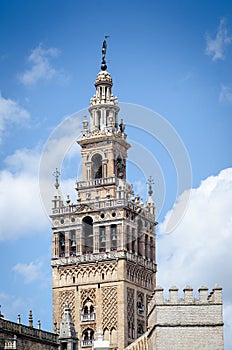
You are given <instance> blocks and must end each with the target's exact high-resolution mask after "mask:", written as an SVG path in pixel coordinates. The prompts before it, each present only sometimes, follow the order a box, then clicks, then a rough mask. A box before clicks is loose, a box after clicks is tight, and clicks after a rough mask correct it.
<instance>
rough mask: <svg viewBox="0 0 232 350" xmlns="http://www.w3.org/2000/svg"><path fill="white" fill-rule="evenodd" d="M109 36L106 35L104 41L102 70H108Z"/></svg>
mask: <svg viewBox="0 0 232 350" xmlns="http://www.w3.org/2000/svg"><path fill="white" fill-rule="evenodd" d="M107 38H109V35H105V39H104V41H103V43H102V61H101V70H103V71H104V70H107V65H106V59H105V57H106V49H107V43H106V39H107Z"/></svg>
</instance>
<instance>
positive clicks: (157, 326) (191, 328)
mask: <svg viewBox="0 0 232 350" xmlns="http://www.w3.org/2000/svg"><path fill="white" fill-rule="evenodd" d="M198 292H199V295H198V298H194V297H193V289H192V288H191V287H186V288H185V289H184V298H179V296H178V288H176V287H172V288H170V289H169V299H165V298H164V295H163V289H162V288H161V287H156V288H155V290H154V293H153V297H152V300H151V302H150V304H149V313H148V324H149V328H150V330H149V334H148V346H149V349H151V350H153V349H155V350H187V349H188V350H189V349H191V350H199V349H205V350H222V349H224V341H223V318H222V288H221V287H219V286H215V287H214V288H213V290H212V292H211V293H210V294H209V295H208V288H206V287H201V288H200V289H199V291H198Z"/></svg>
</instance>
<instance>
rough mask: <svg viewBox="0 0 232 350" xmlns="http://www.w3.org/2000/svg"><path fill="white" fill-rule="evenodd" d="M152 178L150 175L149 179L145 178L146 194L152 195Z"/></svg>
mask: <svg viewBox="0 0 232 350" xmlns="http://www.w3.org/2000/svg"><path fill="white" fill-rule="evenodd" d="M154 183H155V182H154V180H153V178H152V177H151V176H150V177H149V179H148V180H147V184H148V196H149V197H152V195H153V188H152V185H154Z"/></svg>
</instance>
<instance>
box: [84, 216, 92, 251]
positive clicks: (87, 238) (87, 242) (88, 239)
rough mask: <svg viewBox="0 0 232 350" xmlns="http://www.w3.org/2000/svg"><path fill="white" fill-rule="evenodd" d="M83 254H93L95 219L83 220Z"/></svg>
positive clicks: (87, 217) (88, 217)
mask: <svg viewBox="0 0 232 350" xmlns="http://www.w3.org/2000/svg"><path fill="white" fill-rule="evenodd" d="M82 233H83V243H84V244H83V254H88V253H93V219H92V218H91V217H90V216H86V217H85V218H84V219H83V220H82Z"/></svg>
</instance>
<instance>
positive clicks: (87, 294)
mask: <svg viewBox="0 0 232 350" xmlns="http://www.w3.org/2000/svg"><path fill="white" fill-rule="evenodd" d="M88 298H89V299H90V300H92V303H93V305H96V289H95V288H92V289H82V290H81V306H82V307H83V305H84V303H85V301H86V299H88Z"/></svg>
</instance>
